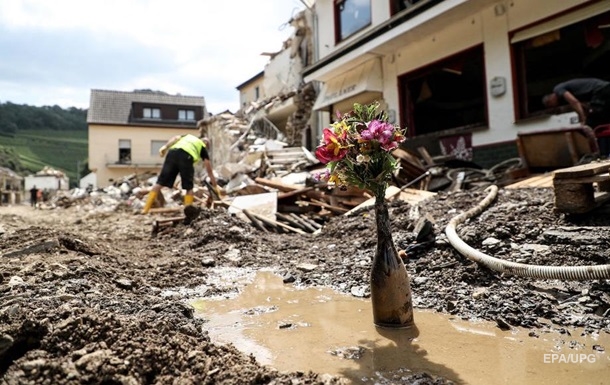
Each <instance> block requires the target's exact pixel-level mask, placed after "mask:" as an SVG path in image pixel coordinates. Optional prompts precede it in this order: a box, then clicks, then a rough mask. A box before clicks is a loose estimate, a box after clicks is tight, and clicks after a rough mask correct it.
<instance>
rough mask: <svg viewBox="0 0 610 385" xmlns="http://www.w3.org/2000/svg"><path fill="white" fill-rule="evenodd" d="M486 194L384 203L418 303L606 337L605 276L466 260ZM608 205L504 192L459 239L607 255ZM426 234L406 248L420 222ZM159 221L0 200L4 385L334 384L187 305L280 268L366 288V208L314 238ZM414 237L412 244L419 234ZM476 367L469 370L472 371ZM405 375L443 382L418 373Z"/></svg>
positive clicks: (360, 292)
mask: <svg viewBox="0 0 610 385" xmlns="http://www.w3.org/2000/svg"><path fill="white" fill-rule="evenodd" d="M484 196H485V193H483V192H476V191H465V192H457V193H441V194H439V195H438V196H437V197H435V198H433V199H431V200H429V201H426V202H424V203H422V204H420V205H418V206H411V205H409V204H407V203H404V202H392V203H391V204H390V207H389V209H390V217H391V219H392V231H393V235H394V241H395V243H396V246H397V248H398V249H403V250H407V270H408V271H409V274H410V277H411V286H412V289H413V303H414V306H415V307H416V308H419V309H429V310H433V311H436V312H440V313H446V314H451V315H453V316H455V317H457V318H459V319H462V320H476V319H481V320H488V321H493V322H496V323H497V325H498V327H499V328H501V329H507V328H511V327H514V326H520V327H526V328H529V329H530V330H531V332H530V337H531V338H537V337H538V336H540V335H542V334H544V333H545V332H547V331H549V330H554V331H559V332H562V333H563V335H564V336H565V341H564V343H565V345H566V346H573V347H574V348H575V349H576V348H578V349H581V351H585V352H589V351H595V352H600V351H605V350H606V349H608V347H607V346H602V345H591V346H585V347H583V346H579V344H578V343H577V342H575V341H574V339H573V338H571V335H570V333H571V331H572V330H574V328H576V327H578V328H579V330H582V333H583V334H587V335H595V334H600V333H610V317H609V315H610V311H609V309H610V294H609V289H610V284H609V282H608V281H607V280H594V281H584V282H578V281H575V282H567V281H559V280H535V279H530V278H519V277H514V276H504V275H501V274H498V273H495V272H492V271H490V270H488V269H485V268H482V267H480V266H478V265H477V264H476V263H473V262H471V261H469V260H467V259H465V258H464V257H462V256H460V255H459V254H458V253H457V252H456V251H455V250H454V249H453V248H452V247H451V245H450V244H449V243H448V242H447V239H446V237H445V236H444V233H443V231H444V228H445V226H446V225H447V224H448V222H449V220H450V219H451V218H453V217H454V216H455V215H457V214H459V213H461V212H462V211H465V210H467V209H469V208H471V207H472V206H473V205H474V204H476V203H477V202H478V201H480V200H481V199H483V197H484ZM609 213H610V211H608V210H607V208H606V207H601V208H600V209H598V210H596V211H595V212H593V213H590V214H588V215H583V216H579V217H574V216H570V217H568V216H565V215H563V214H558V213H555V212H554V210H553V192H552V190H551V189H540V188H539V189H518V190H504V189H502V190H500V192H499V195H498V198H497V200H496V201H495V202H494V203H493V204H492V206H491V207H490V208H488V209H487V210H486V211H485V212H484V213H483V214H481V215H480V216H479V217H477V218H474V219H473V220H471V221H469V222H467V223H465V224H464V225H463V226H460V228H459V229H458V233H459V234H460V236H461V237H462V239H464V240H465V241H467V242H468V243H469V244H470V245H471V246H473V247H475V248H478V249H480V250H482V251H484V252H486V253H488V254H491V255H493V256H496V257H499V258H503V259H507V260H513V261H518V262H523V263H530V264H547V265H593V264H608V263H610V253H609V251H608V250H609V249H610V244H609V243H610V237H609V235H610V227H608V225H609V224H610V215H609ZM423 215H428V216H429V218H431V219H432V221H433V229H432V234H431V236H430V237H428V238H427V239H426V240H425V241H424V242H420V243H419V244H415V241H416V238H417V234H416V232H415V231H414V230H415V225H416V222H417V220H418V219H419V218H420V217H421V216H423ZM154 219H155V217H154V216H142V215H137V214H134V210H132V209H131V208H130V207H129V206H127V205H124V206H120V207H118V208H117V209H116V210H113V211H110V212H108V211H105V210H103V208H100V207H94V206H72V207H69V208H65V209H55V210H34V209H32V208H30V207H28V206H18V207H0V233H1V235H0V376H1V381H0V382H1V383H4V384H28V383H31V384H79V383H91V384H96V383H99V384H102V383H104V384H191V383H192V384H206V383H209V384H211V383H222V384H339V383H343V382H345V380H344V379H341V378H338V377H333V376H330V375H325V374H323V373H313V372H280V371H278V370H276V369H274V368H272V367H268V366H265V365H262V364H260V363H259V362H257V361H256V359H255V358H254V357H253V356H249V355H247V354H245V353H242V352H240V351H239V350H237V349H236V348H235V347H233V346H232V345H219V344H214V343H212V342H211V340H210V338H209V335H208V333H207V331H206V319H205V315H204V316H203V317H195V316H194V312H193V308H192V306H191V305H190V304H189V301H191V300H193V299H196V298H206V297H211V296H219V295H221V296H222V295H225V296H227V297H230V296H233V295H235V294H236V293H238V292H239V291H240V290H241V287H240V285H238V284H232V283H231V279H230V277H227V279H225V280H222V279H221V278H222V277H219V276H218V274H219V271H222V267H241V268H243V269H251V270H258V269H264V268H274V270H275V271H277V272H278V274H280V275H281V276H282V277H283V279H284V282H286V284H287V285H295V286H297V287H299V286H322V287H326V288H331V289H334V290H337V291H339V292H343V293H349V294H351V295H353V296H356V297H368V296H369V295H370V291H369V271H370V265H371V261H372V258H373V256H374V252H375V244H376V234H375V227H374V226H375V220H374V215H373V211H372V209H371V210H370V211H369V210H365V211H361V212H359V213H357V214H356V215H354V216H350V217H334V218H332V219H331V220H330V221H329V222H328V223H325V226H324V227H323V229H322V232H321V233H320V234H318V235H313V234H311V235H295V234H269V233H261V232H260V231H259V230H257V229H255V228H254V227H252V226H250V225H249V224H247V223H245V222H243V221H242V220H241V219H239V218H237V217H234V216H231V215H230V214H228V212H227V211H226V210H225V209H222V208H216V209H213V210H209V209H207V210H206V209H204V210H202V212H201V213H200V215H199V216H198V217H197V218H196V219H194V220H193V221H191V222H190V223H189V224H185V223H178V224H176V225H175V226H172V227H168V228H165V229H163V231H161V232H159V233H158V234H157V235H156V236H154V237H153V236H152V234H151V229H152V223H153V220H154ZM420 241H421V239H420ZM473 365H474V364H473ZM398 383H404V384H444V383H449V381H448V380H446V379H443V378H440V377H434V376H432V375H430V374H426V373H415V374H410V375H408V376H403V377H401V379H400V381H399V382H398Z"/></svg>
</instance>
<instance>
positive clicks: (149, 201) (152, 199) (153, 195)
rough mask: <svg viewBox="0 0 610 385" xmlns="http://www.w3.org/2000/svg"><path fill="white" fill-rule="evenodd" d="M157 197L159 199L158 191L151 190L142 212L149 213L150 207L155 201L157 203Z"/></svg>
mask: <svg viewBox="0 0 610 385" xmlns="http://www.w3.org/2000/svg"><path fill="white" fill-rule="evenodd" d="M155 199H157V192H156V191H151V192H149V193H148V198H146V204H145V205H144V208H143V209H142V214H148V211H150V208H151V207H152V205H153V203H155Z"/></svg>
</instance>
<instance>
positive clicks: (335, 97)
mask: <svg viewBox="0 0 610 385" xmlns="http://www.w3.org/2000/svg"><path fill="white" fill-rule="evenodd" d="M365 92H377V93H380V92H383V78H382V73H381V61H380V60H379V59H373V60H370V61H368V62H366V63H364V64H361V65H359V66H358V67H356V68H353V69H351V70H349V71H347V72H345V73H343V74H342V75H340V76H337V77H336V78H333V79H331V80H329V81H328V82H326V83H324V85H323V86H322V90H321V91H320V95H318V98H317V99H316V103H315V104H314V106H313V109H314V110H320V109H322V108H324V107H328V106H330V105H331V104H337V103H339V102H341V101H342V100H346V99H348V98H352V97H354V96H356V95H359V94H362V93H365Z"/></svg>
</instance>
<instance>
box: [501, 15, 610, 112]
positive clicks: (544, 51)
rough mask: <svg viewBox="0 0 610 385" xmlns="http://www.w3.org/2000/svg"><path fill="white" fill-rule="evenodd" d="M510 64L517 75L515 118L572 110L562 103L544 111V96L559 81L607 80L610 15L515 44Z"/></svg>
mask: <svg viewBox="0 0 610 385" xmlns="http://www.w3.org/2000/svg"><path fill="white" fill-rule="evenodd" d="M516 38H518V34H516V35H515V37H514V38H513V44H512V48H513V52H514V62H515V68H516V72H517V96H518V108H517V114H518V116H517V118H518V119H525V118H529V117H535V116H540V115H545V114H549V113H553V114H554V113H562V112H569V111H572V110H571V109H570V108H569V106H568V105H567V103H565V102H563V101H562V102H563V103H564V104H563V105H562V106H559V107H558V108H557V107H556V108H551V109H547V108H546V107H545V106H544V105H543V104H542V98H543V96H544V95H546V94H548V93H550V92H552V90H553V87H554V86H555V85H556V84H557V83H560V82H563V81H566V80H570V79H574V78H580V77H596V78H600V79H605V80H610V12H605V13H603V14H600V15H597V16H594V17H591V18H588V19H586V20H583V21H580V22H576V23H573V24H570V25H565V26H562V27H561V28H557V29H554V30H550V31H548V30H543V31H541V33H540V34H538V35H536V36H533V37H530V38H528V39H524V40H521V41H515V39H516Z"/></svg>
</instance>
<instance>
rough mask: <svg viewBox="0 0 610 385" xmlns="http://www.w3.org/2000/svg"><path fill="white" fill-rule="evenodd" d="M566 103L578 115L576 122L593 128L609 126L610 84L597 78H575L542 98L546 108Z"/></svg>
mask: <svg viewBox="0 0 610 385" xmlns="http://www.w3.org/2000/svg"><path fill="white" fill-rule="evenodd" d="M562 100H563V101H566V102H567V103H568V104H569V105H570V106H571V107H572V109H574V111H576V113H577V114H578V121H579V122H580V123H583V124H586V125H587V126H589V127H591V128H595V127H597V126H599V125H602V124H610V82H608V81H606V80H602V79H597V78H577V79H572V80H568V81H565V82H562V83H559V84H557V85H556V86H555V87H553V92H551V93H550V94H548V95H545V96H544V97H543V98H542V104H544V105H545V106H546V107H556V106H558V105H559V103H560V102H561V101H562Z"/></svg>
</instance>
